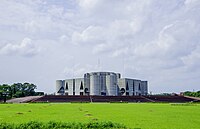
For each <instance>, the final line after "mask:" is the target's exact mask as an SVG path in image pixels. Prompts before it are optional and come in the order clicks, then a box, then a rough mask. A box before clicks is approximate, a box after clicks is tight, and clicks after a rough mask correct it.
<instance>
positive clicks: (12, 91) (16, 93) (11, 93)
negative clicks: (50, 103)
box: [0, 82, 44, 98]
mask: <svg viewBox="0 0 200 129" xmlns="http://www.w3.org/2000/svg"><path fill="white" fill-rule="evenodd" d="M36 88H37V86H36V85H35V84H32V83H27V82H25V83H14V84H12V85H9V84H2V85H0V98H3V97H5V96H6V97H7V98H19V97H25V96H37V95H44V93H43V92H35V89H36Z"/></svg>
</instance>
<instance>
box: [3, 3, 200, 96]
mask: <svg viewBox="0 0 200 129" xmlns="http://www.w3.org/2000/svg"><path fill="white" fill-rule="evenodd" d="M199 12H200V0H1V2H0V84H3V83H8V84H12V83H15V82H31V83H34V84H36V85H37V86H38V91H45V92H47V93H53V92H54V91H55V80H56V79H67V78H72V77H82V76H83V74H84V73H85V72H92V71H114V72H120V73H122V76H123V77H130V78H136V79H142V80H148V82H149V91H152V92H153V93H160V92H180V91H186V90H191V91H192V90H200V68H199V67H200V13H199Z"/></svg>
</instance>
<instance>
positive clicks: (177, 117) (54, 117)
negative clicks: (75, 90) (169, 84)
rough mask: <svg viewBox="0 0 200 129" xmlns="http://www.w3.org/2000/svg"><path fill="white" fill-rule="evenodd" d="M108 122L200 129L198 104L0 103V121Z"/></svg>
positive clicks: (159, 128)
mask: <svg viewBox="0 0 200 129" xmlns="http://www.w3.org/2000/svg"><path fill="white" fill-rule="evenodd" d="M29 121H41V122H48V121H61V122H83V123H87V122H91V121H111V122H116V123H122V124H124V125H126V126H127V127H130V128H133V129H134V128H138V129H139V128H141V129H200V104H158V103H157V104H156V103H112V104H109V103H83V104H81V103H72V104H71V103H43V104H42V103H41V104H0V122H8V123H16V124H18V123H23V122H29Z"/></svg>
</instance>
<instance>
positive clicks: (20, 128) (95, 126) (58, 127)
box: [0, 121, 126, 129]
mask: <svg viewBox="0 0 200 129" xmlns="http://www.w3.org/2000/svg"><path fill="white" fill-rule="evenodd" d="M0 129H126V127H125V126H124V125H122V124H118V123H113V122H90V123H65V122H54V121H50V122H48V123H42V122H37V121H30V122H28V123H22V124H10V123H0Z"/></svg>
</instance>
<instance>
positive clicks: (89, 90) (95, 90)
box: [56, 72, 148, 96]
mask: <svg viewBox="0 0 200 129" xmlns="http://www.w3.org/2000/svg"><path fill="white" fill-rule="evenodd" d="M147 93H148V83H147V81H141V80H136V79H129V78H121V74H120V73H114V72H92V73H86V74H84V78H75V79H66V80H57V81H56V95H100V96H139V95H147Z"/></svg>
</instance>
